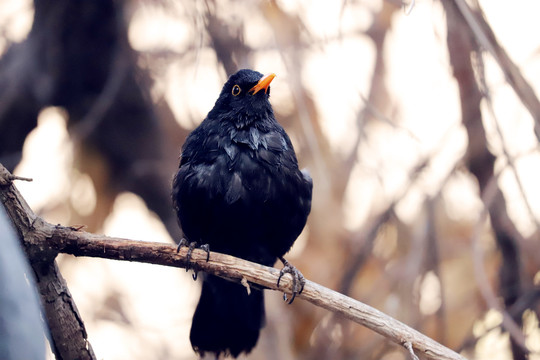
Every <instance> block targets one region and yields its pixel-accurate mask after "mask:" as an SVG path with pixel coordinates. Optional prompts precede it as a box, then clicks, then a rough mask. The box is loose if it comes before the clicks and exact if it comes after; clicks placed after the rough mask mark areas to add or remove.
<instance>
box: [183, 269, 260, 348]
mask: <svg viewBox="0 0 540 360" xmlns="http://www.w3.org/2000/svg"><path fill="white" fill-rule="evenodd" d="M264 322H265V317H264V297H263V292H262V290H257V289H253V288H252V289H251V293H250V294H249V295H248V293H247V289H246V288H245V287H244V286H242V285H240V284H235V283H233V282H230V281H227V280H224V279H221V278H218V277H216V276H212V275H207V276H206V278H205V279H204V281H203V286H202V293H201V298H200V299H199V304H198V305H197V309H196V310H195V314H194V315H193V323H192V324H191V334H190V336H189V338H190V340H191V345H192V346H193V349H194V350H195V351H196V352H198V353H199V354H201V356H202V355H204V353H205V352H212V353H215V354H217V355H219V354H221V353H224V354H230V355H232V356H234V357H237V356H238V355H239V354H240V353H242V352H246V353H248V352H250V351H251V349H253V347H254V346H255V344H257V339H258V338H259V332H260V329H261V328H262V327H263V326H264Z"/></svg>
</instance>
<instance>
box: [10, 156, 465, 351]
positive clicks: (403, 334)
mask: <svg viewBox="0 0 540 360" xmlns="http://www.w3.org/2000/svg"><path fill="white" fill-rule="evenodd" d="M11 182H12V177H11V174H9V172H8V171H7V170H6V169H5V168H4V167H3V166H2V165H1V164H0V201H2V203H3V204H4V206H5V208H6V211H7V213H8V214H9V217H10V218H11V221H12V222H13V224H14V225H15V227H16V229H17V231H18V233H19V235H20V237H21V240H22V242H23V245H24V248H25V249H26V251H27V254H28V256H29V258H30V259H31V262H32V264H33V266H34V269H35V266H36V264H43V263H44V262H45V263H46V264H47V263H50V262H51V259H54V256H55V255H56V254H57V253H66V254H71V255H74V256H89V257H100V258H106V259H114V260H125V261H137V262H144V263H151V264H159V265H165V266H174V267H181V268H185V267H186V265H187V249H186V248H185V247H184V248H181V249H180V251H179V252H177V249H176V247H175V246H173V245H170V244H164V243H156V242H144V241H134V240H128V239H122V238H113V237H108V236H103V235H96V234H91V233H87V232H84V231H80V230H79V229H76V228H72V227H65V226H61V225H52V224H49V223H47V222H45V221H44V220H42V219H41V218H40V217H38V216H36V215H35V214H34V213H33V212H32V210H31V209H30V208H29V206H28V205H27V204H26V202H25V200H24V199H23V198H22V196H21V195H20V193H19V192H18V191H17V189H16V188H15V186H13V184H12V183H11ZM53 263H54V261H53ZM189 266H190V267H191V268H193V269H194V270H195V271H199V270H200V271H204V272H207V273H210V274H214V275H217V276H221V277H223V278H226V279H229V280H232V281H236V282H242V283H244V284H245V283H246V281H247V284H248V286H258V287H263V288H266V289H271V290H278V291H284V292H285V293H287V294H289V295H290V294H291V289H292V281H291V279H290V278H289V277H285V278H283V279H282V281H281V284H280V285H281V286H280V287H279V288H278V286H277V279H278V277H279V270H277V269H275V268H271V267H266V266H262V265H259V264H256V263H252V262H249V261H246V260H243V259H239V258H235V257H233V256H229V255H225V254H220V253H216V252H211V253H210V257H209V260H208V261H207V254H206V252H205V251H203V250H199V249H195V250H194V251H193V253H192V255H191V262H190V264H189ZM54 269H56V267H55V268H54ZM56 273H57V274H58V275H59V273H58V272H57V271H56ZM66 289H67V288H66ZM58 295H59V297H62V296H60V294H58ZM43 296H44V294H43V293H42V297H43ZM69 297H70V296H69ZM297 298H300V299H303V300H307V301H309V302H311V303H312V304H315V305H317V306H319V307H322V308H324V309H327V310H329V311H332V312H334V313H336V314H339V315H342V316H343V317H345V318H347V319H349V320H352V321H354V322H356V323H358V324H361V325H364V326H366V327H367V328H369V329H371V330H373V331H375V332H377V333H379V334H381V335H382V336H384V337H386V338H387V339H389V340H391V341H393V342H394V343H396V344H398V345H400V346H403V347H405V348H406V349H409V347H410V346H412V349H414V351H416V352H418V353H421V354H423V356H425V357H427V358H428V359H449V360H450V359H451V360H458V359H459V360H463V359H464V357H462V356H461V355H459V354H457V353H455V352H454V351H452V350H450V349H448V348H446V347H444V346H443V345H441V344H439V343H437V342H436V341H434V340H433V339H431V338H429V337H427V336H425V335H424V334H422V333H420V332H418V331H416V330H414V329H412V328H410V327H408V326H407V325H405V324H403V323H401V322H400V321H398V320H396V319H394V318H392V317H390V316H388V315H386V314H384V313H382V312H380V311H378V310H376V309H374V308H372V307H370V306H368V305H366V304H363V303H361V302H359V301H357V300H354V299H352V298H349V297H347V296H345V295H342V294H340V293H338V292H336V291H333V290H330V289H328V288H325V287H324V286H321V285H319V284H316V283H314V282H312V281H309V280H308V281H306V285H305V287H304V291H303V292H302V293H301V294H300V295H298V296H297ZM43 301H44V302H49V301H51V299H49V298H47V299H43ZM73 307H74V309H75V312H74V313H76V314H77V316H75V319H71V320H70V321H72V322H76V323H77V324H78V325H77V326H76V328H78V329H79V331H80V332H81V334H82V335H83V338H84V340H85V341H83V342H81V343H84V344H85V346H86V347H87V348H88V349H89V350H90V351H91V347H90V346H89V344H88V342H87V341H86V331H85V330H84V326H83V325H82V320H81V319H80V316H78V312H77V311H76V307H75V304H74V303H73ZM55 310H56V311H58V310H61V309H58V308H55ZM48 318H50V317H49V316H48ZM51 330H53V329H52V327H51ZM64 340H65V339H64ZM54 341H55V344H56V346H57V345H58V344H57V343H56V342H57V341H58V340H57V339H54ZM92 355H93V353H92ZM90 358H92V357H90Z"/></svg>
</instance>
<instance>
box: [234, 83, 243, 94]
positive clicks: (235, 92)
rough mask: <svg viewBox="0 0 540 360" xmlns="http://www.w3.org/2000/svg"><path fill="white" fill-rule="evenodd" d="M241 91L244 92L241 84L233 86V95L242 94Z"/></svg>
mask: <svg viewBox="0 0 540 360" xmlns="http://www.w3.org/2000/svg"><path fill="white" fill-rule="evenodd" d="M240 92H242V89H240V86H238V85H234V86H233V88H232V94H233V96H238V95H240Z"/></svg>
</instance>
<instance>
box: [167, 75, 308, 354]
mask: <svg viewBox="0 0 540 360" xmlns="http://www.w3.org/2000/svg"><path fill="white" fill-rule="evenodd" d="M273 78H274V75H273V74H272V75H269V76H266V77H263V75H262V74H261V73H259V72H256V71H253V70H247V69H245V70H240V71H238V72H237V73H236V74H234V75H232V76H231V77H230V78H229V79H228V81H227V82H226V83H225V85H224V86H223V89H222V91H221V94H220V95H219V98H218V100H217V101H216V103H215V105H214V108H213V109H212V110H211V111H210V112H209V113H208V115H207V117H206V119H204V121H203V122H202V123H201V124H200V125H199V127H197V128H196V129H195V130H194V131H193V132H192V133H191V134H190V135H189V136H188V138H187V140H186V142H185V144H184V146H183V148H182V155H181V161H180V167H179V170H178V173H177V174H176V176H175V179H174V184H173V202H174V206H175V210H176V211H177V214H178V219H179V221H180V224H181V227H182V230H183V232H184V236H185V237H186V238H187V239H188V241H190V242H197V243H198V244H208V245H209V247H210V250H212V251H217V252H222V253H226V254H230V255H234V256H237V257H241V258H243V259H246V260H250V261H254V262H257V263H260V264H263V265H267V266H272V265H273V264H274V263H275V262H276V260H277V259H278V258H282V256H283V255H284V254H285V253H286V252H287V251H289V249H290V248H291V246H292V245H293V243H294V241H295V240H296V238H297V237H298V235H299V234H300V232H301V231H302V229H303V228H304V225H305V223H306V219H307V216H308V214H309V212H310V209H311V195H312V181H311V178H310V177H309V175H308V174H307V173H304V172H302V171H300V170H299V168H298V162H297V159H296V155H295V152H294V149H293V146H292V143H291V140H290V139H289V136H288V135H287V134H286V133H285V130H284V129H283V127H281V125H280V124H279V123H278V122H277V121H276V119H275V117H274V113H273V110H272V106H271V105H270V102H269V95H270V89H269V84H270V82H271V81H272V79H273ZM264 318H265V316H264V298H263V293H262V290H258V289H253V288H252V289H251V292H250V294H248V292H247V291H246V288H245V287H243V286H242V285H239V284H235V283H232V282H229V281H226V280H223V279H220V278H218V277H215V276H212V275H206V276H205V277H204V280H203V286H202V293H201V298H200V300H199V304H198V305H197V309H196V311H195V314H194V316H193V323H192V327H191V334H190V340H191V344H192V346H193V348H194V349H195V351H197V352H199V353H201V354H203V353H204V352H213V353H216V354H217V355H219V354H221V353H225V354H231V355H233V356H234V357H236V356H238V355H239V354H240V353H242V352H246V353H247V352H249V351H251V349H252V348H253V347H254V346H255V344H256V343H257V340H258V337H259V332H260V329H261V328H262V327H263V326H264V321H265V320H264Z"/></svg>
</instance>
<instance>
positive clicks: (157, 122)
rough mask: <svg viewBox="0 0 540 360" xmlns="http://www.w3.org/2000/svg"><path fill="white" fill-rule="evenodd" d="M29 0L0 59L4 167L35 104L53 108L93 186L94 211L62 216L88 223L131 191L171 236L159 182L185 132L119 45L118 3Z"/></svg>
mask: <svg viewBox="0 0 540 360" xmlns="http://www.w3.org/2000/svg"><path fill="white" fill-rule="evenodd" d="M34 6H35V15H34V22H33V25H32V29H31V31H30V34H29V36H28V38H27V39H26V40H25V41H24V42H23V43H21V44H17V45H14V46H12V47H11V48H10V49H8V51H7V53H6V54H5V56H4V57H2V59H1V60H0V69H1V70H0V99H1V100H0V144H2V145H0V161H2V162H3V163H4V164H5V165H6V167H7V168H8V169H10V170H12V169H13V168H14V167H15V166H16V165H17V163H18V162H19V161H20V158H21V150H22V145H23V143H24V139H25V138H26V136H27V134H28V133H29V132H30V130H32V129H33V128H34V127H35V126H36V119H37V115H38V113H39V111H40V110H41V109H42V108H44V107H46V106H60V107H63V108H64V109H65V110H66V111H67V115H68V124H67V125H68V130H69V133H70V135H71V138H72V140H73V141H74V143H75V146H76V149H77V153H76V158H75V164H74V165H75V166H76V167H77V168H78V169H80V171H82V172H84V173H88V174H89V175H90V176H91V178H92V180H93V183H94V186H95V187H96V194H97V205H96V210H95V211H94V213H93V214H91V215H90V216H86V217H82V218H78V219H77V218H75V219H71V221H72V222H76V223H84V224H87V225H88V228H89V229H90V230H93V231H95V230H97V229H99V228H100V227H101V225H102V223H103V221H104V219H105V218H106V217H107V216H108V214H109V213H110V211H111V207H112V204H113V202H114V199H115V197H116V195H117V194H118V193H119V192H122V191H132V192H134V193H135V194H138V195H139V196H141V197H142V198H143V200H144V201H145V202H146V204H147V206H148V207H149V208H150V210H152V211H154V212H155V213H156V214H157V215H158V216H159V217H160V218H161V220H162V221H163V223H164V224H165V226H166V227H167V230H168V231H169V233H170V234H171V235H172V236H173V238H175V239H176V240H178V239H179V230H178V225H177V221H176V218H175V216H174V214H173V212H172V208H171V206H172V205H171V201H170V195H169V192H170V191H169V189H170V181H171V177H172V174H173V173H174V170H175V168H176V166H177V165H176V163H177V159H178V154H179V150H180V149H179V148H180V146H179V145H180V143H181V141H182V139H183V138H184V137H185V136H186V134H187V131H185V130H184V129H181V128H180V127H179V126H178V124H177V123H176V122H175V120H174V118H173V117H172V112H171V111H170V110H169V109H168V107H167V106H164V107H162V111H161V113H160V114H159V115H160V116H157V114H156V110H155V109H154V107H153V104H152V102H151V99H150V95H149V88H150V87H151V80H150V77H149V76H148V74H147V73H146V72H145V71H143V70H141V69H140V68H139V67H138V66H137V64H136V61H137V54H136V53H135V52H134V51H133V50H132V49H131V47H130V45H129V43H128V39H127V21H126V19H124V11H123V6H126V5H125V4H124V3H121V2H120V3H119V2H115V1H112V0H98V1H91V2H73V1H69V0H59V1H52V0H35V1H34ZM164 132H166V133H167V136H164ZM34 176H35V175H34Z"/></svg>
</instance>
